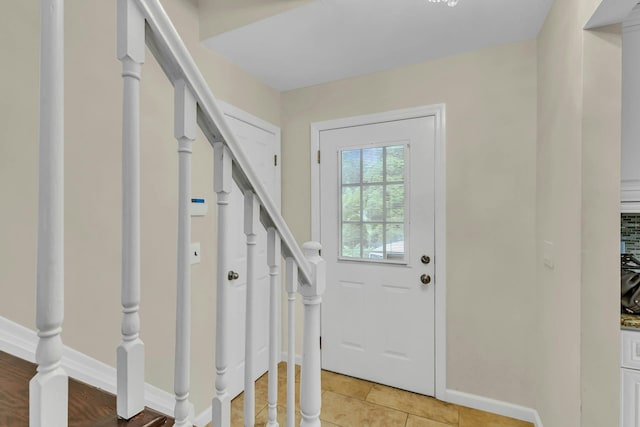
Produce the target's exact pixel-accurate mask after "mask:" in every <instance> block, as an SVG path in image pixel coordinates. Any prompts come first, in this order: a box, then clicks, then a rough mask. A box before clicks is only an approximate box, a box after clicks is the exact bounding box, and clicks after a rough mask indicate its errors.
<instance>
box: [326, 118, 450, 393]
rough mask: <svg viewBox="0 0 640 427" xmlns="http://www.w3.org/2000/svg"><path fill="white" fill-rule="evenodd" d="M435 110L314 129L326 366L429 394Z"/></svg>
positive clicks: (432, 359) (431, 372) (432, 374)
mask: <svg viewBox="0 0 640 427" xmlns="http://www.w3.org/2000/svg"><path fill="white" fill-rule="evenodd" d="M434 149H435V118H434V116H427V117H418V118H411V119H406V120H395V121H389V122H384V123H373V124H367V125H361V126H352V127H343V128H338V129H329V130H323V131H321V132H320V150H321V154H322V157H321V159H322V161H321V163H320V237H321V243H322V256H323V258H324V259H325V260H326V261H327V290H326V293H325V295H324V297H323V304H322V367H323V369H327V370H330V371H335V372H339V373H342V374H346V375H350V376H354V377H358V378H364V379H367V380H371V381H375V382H378V383H382V384H387V385H390V386H393V387H398V388H402V389H405V390H410V391H414V392H417V393H422V394H427V395H434V393H435V344H434V338H435V320H434V319H435V318H434V313H435V311H434V310H435V305H434V301H435V299H434V295H435V292H434V286H437V285H436V278H435V275H434V273H435V271H434V270H435V269H434V262H433V260H434V257H435V253H434V251H435V244H434V191H435V185H434V177H435V174H434Z"/></svg>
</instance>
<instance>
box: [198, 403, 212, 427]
mask: <svg viewBox="0 0 640 427" xmlns="http://www.w3.org/2000/svg"><path fill="white" fill-rule="evenodd" d="M211 411H212V408H211V406H209V407H208V408H207V409H205V410H204V411H202V412H200V413H199V414H198V415H196V417H195V418H194V420H193V424H195V425H197V426H199V427H204V426H206V425H207V424H209V423H210V422H211V420H212V419H213V413H212V412H211Z"/></svg>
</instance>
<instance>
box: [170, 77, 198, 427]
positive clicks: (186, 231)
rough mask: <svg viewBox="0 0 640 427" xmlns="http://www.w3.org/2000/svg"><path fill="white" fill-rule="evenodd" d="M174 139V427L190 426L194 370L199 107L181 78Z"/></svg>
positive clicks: (175, 112)
mask: <svg viewBox="0 0 640 427" xmlns="http://www.w3.org/2000/svg"><path fill="white" fill-rule="evenodd" d="M174 100H175V104H174V118H175V137H176V140H177V141H178V156H179V166H178V176H179V183H178V278H177V293H176V357H175V371H174V373H175V376H174V386H173V388H174V392H175V395H176V405H175V409H174V417H175V420H176V421H175V426H176V427H190V426H191V420H190V417H191V416H192V412H193V410H192V405H191V404H190V403H189V385H190V384H189V375H190V367H191V250H190V247H191V214H190V211H189V209H190V206H191V153H192V146H193V141H194V140H195V139H196V131H197V117H196V114H197V104H196V99H195V97H194V96H193V93H192V92H191V89H189V87H188V86H187V85H186V83H185V81H184V80H182V79H180V80H178V81H176V83H175V98H174Z"/></svg>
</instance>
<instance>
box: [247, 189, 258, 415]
mask: <svg viewBox="0 0 640 427" xmlns="http://www.w3.org/2000/svg"><path fill="white" fill-rule="evenodd" d="M258 227H260V203H259V202H258V198H257V197H256V196H255V194H254V193H253V192H251V191H247V192H246V193H245V194H244V233H245V234H246V236H247V303H246V323H245V335H244V425H245V427H253V425H254V423H255V418H256V416H255V406H256V393H255V386H256V385H255V379H254V375H255V346H254V341H255V337H254V335H255V332H254V331H255V324H254V323H255V320H256V316H255V313H256V300H255V299H256V290H255V289H256V240H257V233H258Z"/></svg>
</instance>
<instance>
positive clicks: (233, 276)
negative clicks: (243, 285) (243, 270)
mask: <svg viewBox="0 0 640 427" xmlns="http://www.w3.org/2000/svg"><path fill="white" fill-rule="evenodd" d="M238 277H240V276H239V275H238V273H236V272H235V271H233V270H229V274H227V279H229V280H237V279H238Z"/></svg>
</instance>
